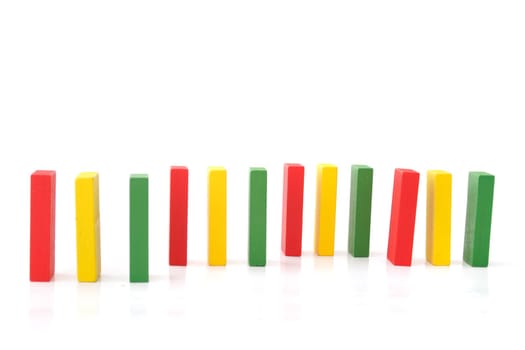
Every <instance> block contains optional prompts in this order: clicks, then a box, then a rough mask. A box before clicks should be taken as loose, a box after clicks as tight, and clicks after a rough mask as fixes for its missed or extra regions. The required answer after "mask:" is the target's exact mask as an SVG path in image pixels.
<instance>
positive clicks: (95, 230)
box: [75, 172, 101, 282]
mask: <svg viewBox="0 0 525 350" xmlns="http://www.w3.org/2000/svg"><path fill="white" fill-rule="evenodd" d="M98 181H99V179H98V173H95V172H85V173H81V174H80V175H78V177H77V178H76V180H75V194H76V219H77V225H76V226H77V278H78V281H79V282H96V281H97V280H98V278H99V276H100V270H101V266H100V263H101V262H100V215H99V193H98Z"/></svg>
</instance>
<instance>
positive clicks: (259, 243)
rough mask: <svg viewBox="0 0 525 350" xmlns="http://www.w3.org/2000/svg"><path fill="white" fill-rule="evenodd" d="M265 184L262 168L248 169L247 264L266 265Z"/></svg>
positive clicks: (264, 173)
mask: <svg viewBox="0 0 525 350" xmlns="http://www.w3.org/2000/svg"><path fill="white" fill-rule="evenodd" d="M266 183H267V173H266V169H264V168H250V207H249V236H248V264H249V265H250V266H265V265H266V186H267V185H266Z"/></svg>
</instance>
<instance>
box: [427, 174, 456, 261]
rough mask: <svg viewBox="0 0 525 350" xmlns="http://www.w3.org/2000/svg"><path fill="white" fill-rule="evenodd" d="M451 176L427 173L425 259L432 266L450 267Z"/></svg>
mask: <svg viewBox="0 0 525 350" xmlns="http://www.w3.org/2000/svg"><path fill="white" fill-rule="evenodd" d="M451 211H452V174H450V173H448V172H446V171H442V170H429V171H428V172H427V237H426V258H427V261H428V262H429V263H430V264H432V265H434V266H448V265H450V226H451Z"/></svg>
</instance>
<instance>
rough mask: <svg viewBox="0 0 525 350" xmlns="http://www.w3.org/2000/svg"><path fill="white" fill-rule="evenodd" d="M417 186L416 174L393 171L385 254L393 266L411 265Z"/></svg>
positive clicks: (409, 171)
mask: <svg viewBox="0 0 525 350" xmlns="http://www.w3.org/2000/svg"><path fill="white" fill-rule="evenodd" d="M418 186H419V173H418V172H416V171H414V170H409V169H396V170H395V174H394V190H393V194H392V211H391V216H390V233H389V236H388V253H387V257H388V260H390V262H391V263H392V264H394V265H398V266H410V265H411V264H412V247H413V244H414V225H415V222H416V206H417V192H418Z"/></svg>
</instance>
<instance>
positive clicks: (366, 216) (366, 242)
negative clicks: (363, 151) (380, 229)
mask: <svg viewBox="0 0 525 350" xmlns="http://www.w3.org/2000/svg"><path fill="white" fill-rule="evenodd" d="M373 178H374V169H372V168H370V167H369V166H367V165H352V174H351V181H350V220H349V225H348V253H350V254H351V255H352V256H354V257H360V258H366V257H368V256H370V222H371V217H372V185H373Z"/></svg>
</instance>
